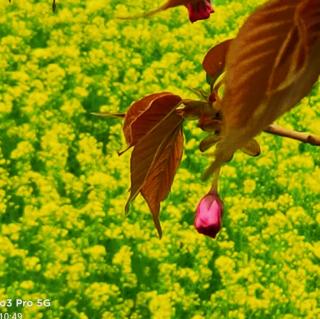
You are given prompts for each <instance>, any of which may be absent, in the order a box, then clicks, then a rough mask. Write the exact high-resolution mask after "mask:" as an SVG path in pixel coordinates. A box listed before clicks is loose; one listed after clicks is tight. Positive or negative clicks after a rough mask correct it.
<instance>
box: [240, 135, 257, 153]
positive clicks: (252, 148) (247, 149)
mask: <svg viewBox="0 0 320 319" xmlns="http://www.w3.org/2000/svg"><path fill="white" fill-rule="evenodd" d="M241 151H242V152H243V153H246V154H247V155H250V156H258V155H260V153H261V149H260V145H259V143H258V142H257V141H256V140H255V139H254V138H253V139H251V140H250V141H249V142H248V143H247V144H246V145H245V146H243V147H242V148H241Z"/></svg>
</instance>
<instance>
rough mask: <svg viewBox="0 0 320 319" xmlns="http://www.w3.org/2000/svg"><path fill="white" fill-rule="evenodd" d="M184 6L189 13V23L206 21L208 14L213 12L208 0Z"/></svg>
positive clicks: (200, 0)
mask: <svg viewBox="0 0 320 319" xmlns="http://www.w3.org/2000/svg"><path fill="white" fill-rule="evenodd" d="M185 6H186V7H187V9H188V11H189V20H190V21H191V22H195V21H197V20H204V19H208V18H209V17H210V14H211V13H213V12H214V10H213V8H212V6H211V3H210V0H197V1H190V2H189V3H188V4H186V5H185Z"/></svg>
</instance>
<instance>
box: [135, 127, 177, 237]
mask: <svg viewBox="0 0 320 319" xmlns="http://www.w3.org/2000/svg"><path fill="white" fill-rule="evenodd" d="M164 146H165V147H164V149H163V150H162V151H161V154H159V156H158V157H157V158H155V161H154V164H153V165H152V167H151V169H150V172H149V174H148V176H147V177H146V180H145V183H144V185H143V187H142V189H141V194H142V196H143V197H144V199H145V200H146V202H147V203H148V206H149V208H150V211H151V213H152V216H153V221H154V224H155V226H156V228H157V230H158V233H159V237H161V235H162V230H161V225H160V221H159V211H160V203H161V202H162V201H163V200H165V198H166V197H167V196H168V194H169V192H170V189H171V186H172V183H173V179H174V176H175V174H176V171H177V169H178V167H179V164H180V161H181V158H182V153H183V134H182V130H181V126H178V127H177V128H176V130H175V131H174V132H173V133H172V134H171V135H170V136H168V139H167V141H165V142H164Z"/></svg>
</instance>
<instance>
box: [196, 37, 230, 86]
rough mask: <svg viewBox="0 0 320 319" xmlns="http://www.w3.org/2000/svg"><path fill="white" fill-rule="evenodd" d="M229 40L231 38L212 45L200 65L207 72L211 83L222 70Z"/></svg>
mask: <svg viewBox="0 0 320 319" xmlns="http://www.w3.org/2000/svg"><path fill="white" fill-rule="evenodd" d="M231 41H232V39H229V40H226V41H223V42H221V43H219V44H218V45H216V46H214V47H213V48H212V49H210V50H209V51H208V53H207V54H206V56H205V57H204V59H203V62H202V66H203V68H204V70H205V71H206V72H207V74H208V75H209V76H210V77H211V79H210V80H211V81H212V83H214V82H215V81H216V80H217V78H218V77H219V76H220V75H221V74H222V72H223V71H224V67H225V63H226V56H227V53H228V50H229V47H230V44H231Z"/></svg>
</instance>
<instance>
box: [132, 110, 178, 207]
mask: <svg viewBox="0 0 320 319" xmlns="http://www.w3.org/2000/svg"><path fill="white" fill-rule="evenodd" d="M182 121H183V118H182V117H181V116H179V115H178V114H177V113H176V111H175V110H172V111H171V112H170V113H168V114H167V115H166V116H165V117H164V118H163V119H162V120H161V121H159V123H158V124H157V125H156V126H154V127H153V128H152V129H151V130H150V131H149V132H148V133H147V134H146V135H145V136H143V137H142V138H141V139H140V140H139V142H138V143H137V144H136V145H135V147H134V149H133V152H132V155H131V163H130V164H131V165H130V166H131V188H130V196H129V199H128V201H127V204H126V211H128V209H129V204H130V202H131V201H132V200H133V199H134V198H135V197H136V196H137V195H138V193H139V192H140V190H141V189H142V188H143V186H144V185H145V183H146V180H147V178H148V176H149V174H150V173H151V169H152V167H153V166H154V165H155V163H156V162H157V160H158V159H159V158H160V157H161V154H162V152H163V151H164V150H165V149H166V147H167V146H168V143H169V142H170V138H171V137H172V135H173V134H174V133H175V132H176V130H177V128H179V127H180V126H181V124H182Z"/></svg>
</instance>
